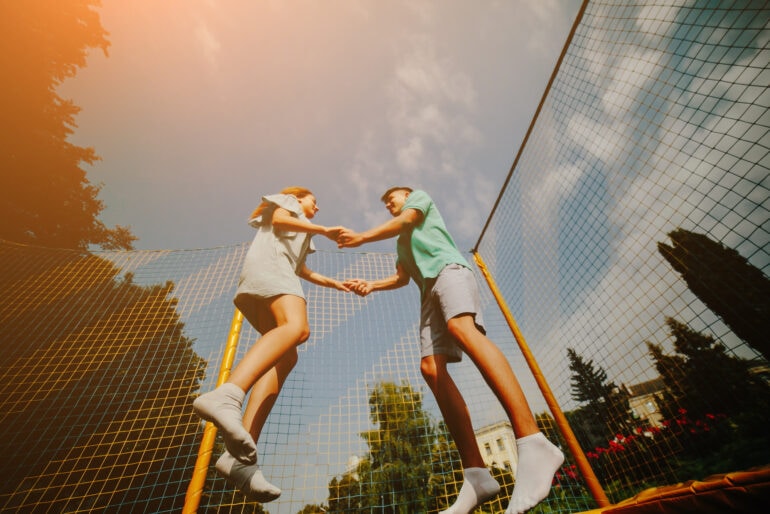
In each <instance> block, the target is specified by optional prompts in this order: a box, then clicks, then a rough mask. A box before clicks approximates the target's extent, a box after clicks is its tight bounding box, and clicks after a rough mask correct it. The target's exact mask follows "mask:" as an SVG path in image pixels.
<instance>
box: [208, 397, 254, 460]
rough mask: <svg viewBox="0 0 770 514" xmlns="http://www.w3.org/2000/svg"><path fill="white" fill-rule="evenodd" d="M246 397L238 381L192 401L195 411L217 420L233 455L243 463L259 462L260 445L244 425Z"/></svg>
mask: <svg viewBox="0 0 770 514" xmlns="http://www.w3.org/2000/svg"><path fill="white" fill-rule="evenodd" d="M245 396H246V393H244V392H243V391H242V390H241V388H240V387H238V386H237V385H235V384H230V383H224V384H222V385H221V386H219V387H217V388H216V389H214V390H213V391H211V392H208V393H206V394H204V395H201V396H199V397H198V398H196V399H195V401H194V402H193V409H194V410H195V413H196V414H198V416H200V417H201V418H203V419H205V420H206V421H211V422H212V423H214V424H215V425H216V426H217V428H218V429H219V430H220V432H221V434H222V438H223V439H224V440H225V446H226V447H227V451H228V452H230V454H231V455H232V456H233V457H235V458H236V459H238V460H239V461H241V462H243V463H244V464H255V463H256V462H257V445H256V444H254V439H253V438H252V437H251V434H249V432H248V430H246V429H245V428H244V427H243V412H242V411H241V408H242V405H243V398H244V397H245Z"/></svg>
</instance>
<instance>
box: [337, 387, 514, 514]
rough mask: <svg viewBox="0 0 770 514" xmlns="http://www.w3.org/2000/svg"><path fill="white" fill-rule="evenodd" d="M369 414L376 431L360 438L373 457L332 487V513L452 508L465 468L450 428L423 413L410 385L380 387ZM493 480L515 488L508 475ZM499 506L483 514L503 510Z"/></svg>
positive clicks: (487, 508) (498, 473)
mask: <svg viewBox="0 0 770 514" xmlns="http://www.w3.org/2000/svg"><path fill="white" fill-rule="evenodd" d="M369 413H370V418H371V420H372V423H373V424H374V426H375V428H374V429H372V430H368V431H366V432H364V433H362V434H361V437H362V438H363V439H364V440H365V441H366V442H367V444H368V447H369V452H368V454H367V455H365V456H364V457H363V458H362V459H361V461H360V462H359V464H358V465H357V466H356V468H355V469H353V470H350V471H348V472H347V473H345V474H343V475H342V476H341V477H334V478H332V480H331V481H330V482H329V499H328V504H329V510H328V512H333V513H343V512H345V513H369V512H373V511H374V512H383V513H391V514H397V513H398V514H408V513H414V512H437V511H440V510H444V509H446V508H447V507H449V505H450V504H451V503H452V501H454V498H455V497H456V495H457V493H458V492H459V487H460V485H461V484H462V468H461V466H460V465H459V464H460V463H459V456H458V454H457V449H456V447H455V446H454V443H453V442H451V440H450V439H449V438H448V436H447V430H446V426H445V425H444V424H443V422H441V423H439V424H438V425H436V423H434V421H433V420H432V418H431V417H430V416H429V414H428V413H427V412H426V411H425V410H424V409H423V406H422V394H421V393H420V392H419V391H416V390H414V389H413V388H412V387H411V386H410V385H409V384H408V383H402V384H401V385H397V384H394V383H391V382H382V383H379V384H377V385H376V386H375V387H374V388H373V389H372V390H371V392H370V395H369ZM493 474H494V475H495V476H496V477H497V478H498V480H499V481H500V483H501V484H508V485H509V486H510V485H512V483H513V479H512V477H511V475H510V473H507V472H505V471H502V470H493ZM504 487H505V485H504ZM505 498H507V496H506V497H505ZM500 501H501V500H498V505H497V507H496V506H495V502H489V503H487V504H485V505H484V506H482V507H481V509H480V510H481V512H490V513H491V512H500V511H501V510H504V509H501V508H499V507H500V505H499V502H500Z"/></svg>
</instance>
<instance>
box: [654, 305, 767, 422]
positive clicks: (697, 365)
mask: <svg viewBox="0 0 770 514" xmlns="http://www.w3.org/2000/svg"><path fill="white" fill-rule="evenodd" d="M666 325H668V327H669V333H670V334H671V337H672V338H673V340H674V350H675V354H674V355H666V354H665V353H664V352H663V348H662V346H661V345H659V344H654V343H651V342H647V343H646V344H647V348H648V350H649V352H650V355H651V356H652V358H653V360H654V362H655V368H656V369H657V371H658V373H659V374H660V376H661V377H662V378H663V381H664V383H665V385H666V393H665V395H664V396H663V398H662V405H660V408H661V412H663V415H664V418H666V419H674V418H676V417H677V416H678V415H679V413H680V412H681V411H682V410H685V411H686V412H687V413H688V414H689V416H690V417H692V418H696V419H697V418H703V417H706V416H707V415H708V414H714V413H720V414H725V415H728V416H731V417H735V416H737V415H740V414H741V413H746V412H752V411H754V410H756V408H757V407H758V405H762V406H765V405H767V402H768V388H767V386H766V385H765V384H764V383H762V382H761V381H759V380H757V379H754V378H753V377H752V376H751V374H750V373H749V371H748V362H747V361H745V360H742V359H739V358H737V357H733V356H731V355H728V354H727V351H726V349H725V347H724V345H722V344H721V343H719V342H717V341H715V340H714V338H713V337H711V336H708V335H705V334H701V333H698V332H696V331H694V330H692V329H691V328H689V327H688V326H687V325H685V324H683V323H681V322H679V321H677V320H675V319H673V318H667V319H666ZM715 377H719V379H718V380H715ZM758 402H760V403H758ZM764 417H765V418H766V417H767V416H764Z"/></svg>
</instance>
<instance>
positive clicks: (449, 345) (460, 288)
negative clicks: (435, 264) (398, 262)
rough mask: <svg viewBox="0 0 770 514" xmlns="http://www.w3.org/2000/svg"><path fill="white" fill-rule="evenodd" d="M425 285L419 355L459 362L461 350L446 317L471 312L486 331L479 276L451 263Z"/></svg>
mask: <svg viewBox="0 0 770 514" xmlns="http://www.w3.org/2000/svg"><path fill="white" fill-rule="evenodd" d="M426 287H427V290H426V292H425V296H424V297H423V301H422V306H421V309H420V310H421V312H420V356H421V357H427V356H429V355H436V354H441V355H446V356H447V357H448V362H459V361H460V360H462V350H461V349H460V346H459V345H458V344H457V340H456V339H455V338H454V337H453V336H452V335H451V334H450V333H449V328H448V327H447V320H450V319H452V318H454V317H456V316H459V315H461V314H470V315H471V316H473V319H474V322H475V324H476V327H477V328H478V329H479V330H480V331H481V332H482V333H486V330H485V329H484V319H483V317H482V315H481V301H480V300H479V289H478V285H477V284H476V277H475V276H474V275H473V272H472V271H471V270H470V269H468V268H466V267H465V266H462V265H460V264H448V265H447V266H446V267H445V268H444V269H443V270H441V273H439V275H438V277H436V278H435V279H433V280H431V281H429V282H428V284H427V285H426Z"/></svg>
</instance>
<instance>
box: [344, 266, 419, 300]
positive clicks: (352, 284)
mask: <svg viewBox="0 0 770 514" xmlns="http://www.w3.org/2000/svg"><path fill="white" fill-rule="evenodd" d="M408 283H409V275H408V274H407V273H406V271H404V268H402V267H401V266H396V273H394V274H393V275H391V276H389V277H385V278H381V279H379V280H362V279H360V278H352V279H349V280H346V281H345V282H344V285H345V286H347V287H348V288H349V289H350V290H351V291H353V292H354V293H356V294H357V295H359V296H366V295H368V294H369V293H371V292H373V291H385V290H387V289H398V288H399V287H403V286H405V285H407V284H408Z"/></svg>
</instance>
